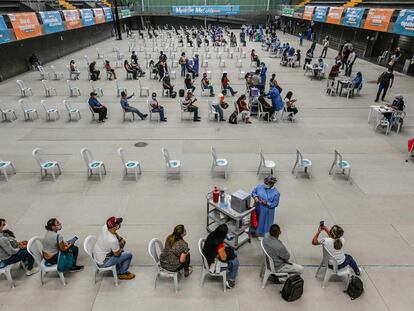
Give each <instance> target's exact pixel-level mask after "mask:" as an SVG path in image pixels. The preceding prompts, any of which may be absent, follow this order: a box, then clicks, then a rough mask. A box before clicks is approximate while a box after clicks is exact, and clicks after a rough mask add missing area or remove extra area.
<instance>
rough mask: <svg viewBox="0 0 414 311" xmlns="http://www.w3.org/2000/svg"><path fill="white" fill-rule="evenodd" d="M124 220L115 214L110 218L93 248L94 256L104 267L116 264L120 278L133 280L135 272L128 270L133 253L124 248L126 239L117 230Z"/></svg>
mask: <svg viewBox="0 0 414 311" xmlns="http://www.w3.org/2000/svg"><path fill="white" fill-rule="evenodd" d="M122 221H123V219H122V218H117V217H114V216H112V217H109V218H108V220H107V221H106V224H105V225H104V226H103V227H102V230H101V234H100V235H99V237H98V239H97V241H96V244H95V246H94V248H93V258H94V259H95V260H96V262H97V263H98V265H99V266H100V267H102V268H107V267H111V266H114V265H116V266H117V270H118V278H119V279H120V280H132V279H133V278H135V274H133V273H131V272H129V271H128V269H129V265H130V264H131V260H132V253H131V252H127V251H125V250H124V247H125V244H126V241H125V239H124V238H123V237H121V236H119V234H118V232H117V231H118V230H119V229H120V228H121V224H122Z"/></svg>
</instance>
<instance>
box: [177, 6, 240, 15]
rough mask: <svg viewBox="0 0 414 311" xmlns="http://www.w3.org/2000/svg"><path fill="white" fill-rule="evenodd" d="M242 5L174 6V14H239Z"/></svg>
mask: <svg viewBox="0 0 414 311" xmlns="http://www.w3.org/2000/svg"><path fill="white" fill-rule="evenodd" d="M238 14H240V5H200V6H197V5H191V6H190V5H189V6H173V7H172V15H238Z"/></svg>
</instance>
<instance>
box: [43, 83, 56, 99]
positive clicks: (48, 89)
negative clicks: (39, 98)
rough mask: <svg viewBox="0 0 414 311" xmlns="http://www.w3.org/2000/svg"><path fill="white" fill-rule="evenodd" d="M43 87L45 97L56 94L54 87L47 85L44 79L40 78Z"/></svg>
mask: <svg viewBox="0 0 414 311" xmlns="http://www.w3.org/2000/svg"><path fill="white" fill-rule="evenodd" d="M42 84H43V88H44V89H45V95H46V97H49V96H53V95H57V91H56V88H54V87H52V86H49V85H48V83H47V81H46V80H42Z"/></svg>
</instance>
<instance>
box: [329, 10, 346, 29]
mask: <svg viewBox="0 0 414 311" xmlns="http://www.w3.org/2000/svg"><path fill="white" fill-rule="evenodd" d="M344 10H345V8H344V7H340V6H331V7H330V8H329V13H328V16H327V17H326V22H327V23H329V24H335V25H340V24H341V19H342V13H343V12H344Z"/></svg>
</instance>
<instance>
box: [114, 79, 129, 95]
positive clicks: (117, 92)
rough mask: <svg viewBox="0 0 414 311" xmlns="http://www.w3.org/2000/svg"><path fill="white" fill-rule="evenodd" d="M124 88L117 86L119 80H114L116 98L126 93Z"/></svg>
mask: <svg viewBox="0 0 414 311" xmlns="http://www.w3.org/2000/svg"><path fill="white" fill-rule="evenodd" d="M126 90H127V89H126V87H124V86H121V85H120V84H119V80H116V96H118V97H120V96H121V93H122V92H126Z"/></svg>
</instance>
